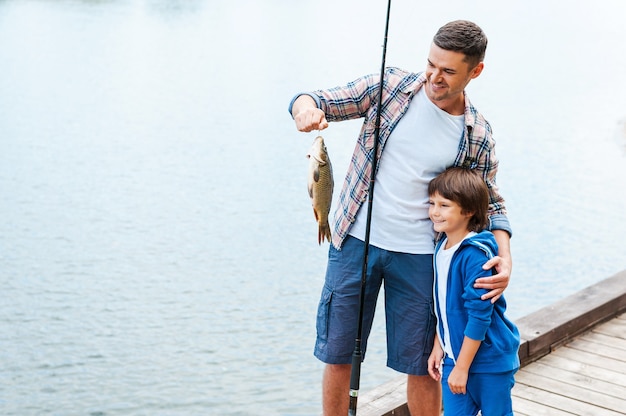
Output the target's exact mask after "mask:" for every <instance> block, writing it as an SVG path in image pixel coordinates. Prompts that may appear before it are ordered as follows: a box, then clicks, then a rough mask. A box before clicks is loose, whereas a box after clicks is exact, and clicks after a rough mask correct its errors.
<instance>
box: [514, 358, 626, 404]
mask: <svg viewBox="0 0 626 416" xmlns="http://www.w3.org/2000/svg"><path fill="white" fill-rule="evenodd" d="M546 358H547V357H546ZM524 371H525V372H527V373H532V374H535V375H538V376H541V377H545V378H548V379H550V380H554V381H558V382H561V383H564V384H568V385H571V386H577V387H581V388H583V389H586V390H587V391H595V392H598V393H601V394H603V395H606V396H613V397H616V398H618V399H622V400H623V399H624V387H623V386H621V385H619V384H615V383H611V382H608V381H606V380H604V378H603V377H600V378H596V377H590V376H588V375H586V374H582V373H577V372H574V371H568V370H564V369H562V368H558V367H553V366H550V365H547V364H544V362H543V360H541V361H537V362H534V363H532V364H529V365H527V366H526V367H524ZM624 406H626V402H624ZM624 408H625V409H626V407H624Z"/></svg>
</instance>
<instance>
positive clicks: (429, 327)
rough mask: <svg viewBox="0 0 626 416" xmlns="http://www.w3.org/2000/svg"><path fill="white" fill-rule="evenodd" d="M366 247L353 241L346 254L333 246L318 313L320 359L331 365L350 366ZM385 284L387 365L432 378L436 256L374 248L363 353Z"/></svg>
mask: <svg viewBox="0 0 626 416" xmlns="http://www.w3.org/2000/svg"><path fill="white" fill-rule="evenodd" d="M363 250H364V243H363V242H362V241H360V240H359V239H356V238H354V237H351V236H348V237H347V238H346V240H345V241H344V244H343V247H342V249H341V250H336V249H335V248H334V247H333V246H332V245H331V246H330V249H329V254H328V266H327V269H326V280H325V283H324V288H323V290H322V295H321V299H320V303H319V306H318V312H317V340H316V344H315V352H314V353H315V356H316V357H317V358H318V359H320V360H321V361H323V362H325V363H327V364H350V363H351V362H352V354H353V351H354V345H355V339H356V335H357V324H358V318H359V316H358V315H359V295H360V291H361V275H362V271H363ZM383 283H384V285H385V286H384V288H385V290H384V293H385V318H386V326H387V366H388V367H390V368H392V369H394V370H396V371H399V372H402V373H405V374H412V375H427V374H428V370H427V369H428V356H429V355H430V352H431V350H432V346H433V341H434V336H435V316H434V312H433V256H432V255H431V254H406V253H398V252H392V251H387V250H382V249H380V248H377V247H374V246H371V245H370V247H369V251H368V266H367V281H366V285H365V288H366V289H365V303H364V313H363V327H362V342H361V350H362V352H363V358H365V351H366V349H367V339H368V337H369V334H370V331H371V328H372V322H373V320H374V312H375V308H376V302H377V298H378V293H379V291H380V288H381V286H382V284H383Z"/></svg>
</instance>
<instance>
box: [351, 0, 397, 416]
mask: <svg viewBox="0 0 626 416" xmlns="http://www.w3.org/2000/svg"><path fill="white" fill-rule="evenodd" d="M390 11H391V0H388V1H387V18H386V20H385V37H384V41H383V59H382V64H381V67H380V82H379V85H378V108H377V110H376V122H375V124H374V149H373V152H374V154H373V155H372V173H371V178H370V183H369V191H368V195H369V197H368V201H367V222H366V223H365V248H364V249H363V270H362V273H361V292H360V294H359V321H358V324H357V333H356V339H355V340H354V351H353V353H352V367H351V373H350V407H349V408H348V416H356V405H357V401H358V397H359V386H360V383H361V361H362V360H363V352H362V351H361V338H362V336H363V309H364V306H365V284H366V281H367V260H368V254H369V245H370V229H371V227H372V201H373V200H374V182H375V180H374V179H375V178H376V165H377V162H378V138H379V137H380V112H381V108H382V106H383V81H384V80H385V56H386V55H387V34H388V33H389V13H390Z"/></svg>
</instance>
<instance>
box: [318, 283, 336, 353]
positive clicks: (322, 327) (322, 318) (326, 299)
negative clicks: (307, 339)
mask: <svg viewBox="0 0 626 416" xmlns="http://www.w3.org/2000/svg"><path fill="white" fill-rule="evenodd" d="M332 296H333V292H332V290H330V289H329V288H328V287H327V286H326V285H324V289H323V290H322V296H321V298H320V303H319V305H318V307H317V323H316V329H317V345H318V347H322V348H323V346H325V345H326V342H327V341H328V314H329V309H330V301H331V299H332Z"/></svg>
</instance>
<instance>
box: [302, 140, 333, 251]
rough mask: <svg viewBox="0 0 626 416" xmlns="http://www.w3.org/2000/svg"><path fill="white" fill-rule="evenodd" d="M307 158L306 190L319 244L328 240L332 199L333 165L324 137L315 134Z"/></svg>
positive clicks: (329, 236)
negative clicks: (315, 223) (316, 227)
mask: <svg viewBox="0 0 626 416" xmlns="http://www.w3.org/2000/svg"><path fill="white" fill-rule="evenodd" d="M307 157H308V158H309V173H308V181H307V182H308V183H307V185H308V190H309V196H310V197H311V206H312V207H313V214H314V215H315V221H317V224H318V232H317V244H319V245H321V244H322V242H323V241H324V239H326V241H328V242H330V241H331V240H330V238H331V233H330V225H329V224H328V214H329V212H330V206H331V204H332V200H333V188H334V186H335V182H334V180H333V167H332V164H331V163H330V157H329V156H328V150H327V149H326V145H325V144H324V138H323V137H322V136H317V137H316V138H315V140H313V145H312V146H311V149H310V150H309V153H307Z"/></svg>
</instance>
